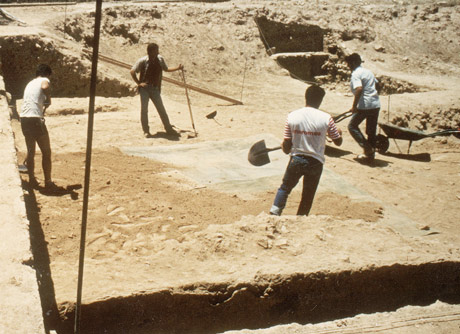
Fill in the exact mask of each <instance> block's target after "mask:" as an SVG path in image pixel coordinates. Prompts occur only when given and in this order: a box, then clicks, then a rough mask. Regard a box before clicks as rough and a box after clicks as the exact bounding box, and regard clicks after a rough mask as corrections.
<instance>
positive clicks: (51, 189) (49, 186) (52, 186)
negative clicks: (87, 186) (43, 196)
mask: <svg viewBox="0 0 460 334" xmlns="http://www.w3.org/2000/svg"><path fill="white" fill-rule="evenodd" d="M64 191H66V189H64V188H63V187H60V186H58V185H57V184H56V183H54V182H53V181H47V182H46V183H45V192H48V193H61V192H64Z"/></svg>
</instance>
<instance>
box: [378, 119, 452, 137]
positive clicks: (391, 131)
mask: <svg viewBox="0 0 460 334" xmlns="http://www.w3.org/2000/svg"><path fill="white" fill-rule="evenodd" d="M379 127H380V128H381V129H382V130H383V132H384V133H385V134H386V135H387V137H388V138H393V139H402V140H409V141H417V140H420V139H424V138H430V137H436V136H448V135H452V134H453V135H455V136H456V137H458V135H459V134H460V130H454V129H449V130H442V131H437V132H433V133H425V132H423V131H418V130H411V129H408V128H403V127H400V126H396V125H393V124H388V123H379Z"/></svg>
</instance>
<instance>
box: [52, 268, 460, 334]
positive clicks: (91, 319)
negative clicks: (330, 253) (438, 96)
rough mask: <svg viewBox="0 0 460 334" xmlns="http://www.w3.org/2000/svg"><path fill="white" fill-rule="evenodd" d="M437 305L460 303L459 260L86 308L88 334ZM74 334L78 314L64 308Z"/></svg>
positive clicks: (219, 327) (299, 276) (202, 328)
mask: <svg viewBox="0 0 460 334" xmlns="http://www.w3.org/2000/svg"><path fill="white" fill-rule="evenodd" d="M436 300H441V301H443V302H447V303H459V302H460V263H459V262H439V263H423V264H418V265H402V264H394V265H391V266H383V267H378V268H376V267H370V268H366V269H362V270H356V271H342V272H336V273H332V272H316V273H295V274H292V275H287V276H280V275H266V276H256V278H255V280H254V281H253V282H251V283H238V284H234V285H232V284H230V283H222V284H200V283H197V284H192V285H189V286H184V287H182V288H180V289H167V290H162V291H155V292H150V293H149V292H139V293H137V294H133V295H131V296H126V297H111V298H107V299H104V300H99V301H96V302H92V303H89V304H86V305H83V307H82V322H83V323H82V328H83V332H84V333H136V334H142V333H188V334H190V333H201V334H204V333H219V332H223V331H227V330H231V329H233V330H235V329H243V328H266V327H269V326H274V325H277V324H286V323H292V322H297V323H300V324H305V323H318V322H324V321H328V320H334V319H340V318H344V317H350V316H354V315H357V314H360V313H374V312H383V311H393V310H396V309H397V308H400V307H403V306H406V305H422V306H423V305H428V304H431V303H433V302H435V301H436ZM60 309H61V310H63V311H61V312H62V313H61V315H62V316H63V318H65V319H66V320H65V321H64V322H63V323H62V324H61V325H60V326H58V327H61V329H60V330H59V333H72V325H73V319H74V313H73V312H74V309H73V307H72V306H70V307H69V305H64V304H62V305H60Z"/></svg>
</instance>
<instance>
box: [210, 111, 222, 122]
mask: <svg viewBox="0 0 460 334" xmlns="http://www.w3.org/2000/svg"><path fill="white" fill-rule="evenodd" d="M216 115H217V110H214V111H213V112H212V113H209V114H207V115H206V118H207V119H213V120H214V122H216V123H217V124H219V125H222V124H220V123H219V122H218V121H217V120H216V118H215V117H216Z"/></svg>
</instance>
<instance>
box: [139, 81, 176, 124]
mask: <svg viewBox="0 0 460 334" xmlns="http://www.w3.org/2000/svg"><path fill="white" fill-rule="evenodd" d="M139 95H140V97H141V124H142V130H143V131H144V133H149V132H150V129H149V117H148V112H149V108H148V107H149V100H152V102H153V104H154V105H155V108H156V109H157V111H158V115H160V118H161V122H162V123H163V126H164V128H165V130H166V131H169V130H171V128H172V127H171V124H170V123H169V117H168V114H167V113H166V109H165V107H164V105H163V100H162V99H161V94H160V88H159V87H154V86H152V85H148V86H147V87H141V88H139Z"/></svg>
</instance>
